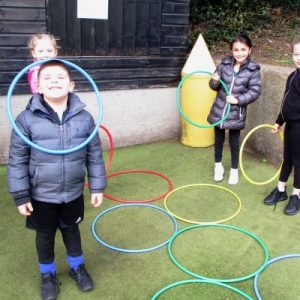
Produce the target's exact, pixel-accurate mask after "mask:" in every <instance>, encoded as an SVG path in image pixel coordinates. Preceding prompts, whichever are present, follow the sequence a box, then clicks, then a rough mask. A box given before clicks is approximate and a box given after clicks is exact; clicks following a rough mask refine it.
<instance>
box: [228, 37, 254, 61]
mask: <svg viewBox="0 0 300 300" xmlns="http://www.w3.org/2000/svg"><path fill="white" fill-rule="evenodd" d="M251 49H252V48H249V47H248V45H246V44H244V43H241V42H239V41H236V42H234V43H233V45H232V55H233V57H234V59H235V60H236V62H237V63H238V64H242V63H243V62H245V61H246V60H247V59H248V57H249V55H250V54H251Z"/></svg>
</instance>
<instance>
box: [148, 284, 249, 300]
mask: <svg viewBox="0 0 300 300" xmlns="http://www.w3.org/2000/svg"><path fill="white" fill-rule="evenodd" d="M191 283H192V284H196V283H206V284H212V285H219V286H222V287H224V288H226V289H228V290H231V291H233V292H235V293H236V294H239V295H241V296H243V297H244V298H245V299H248V300H253V298H252V297H250V296H249V295H247V294H246V293H245V292H243V291H241V290H239V289H237V288H236V287H233V286H231V285H228V284H225V283H222V282H218V281H211V280H204V279H187V280H182V281H177V282H174V283H171V284H169V285H167V286H165V287H164V288H162V289H161V290H159V291H158V292H157V293H156V294H155V295H154V296H152V298H151V300H156V299H157V298H158V297H159V296H160V295H161V294H163V293H164V292H166V291H168V290H170V289H171V288H173V287H177V286H179V285H185V284H191Z"/></svg>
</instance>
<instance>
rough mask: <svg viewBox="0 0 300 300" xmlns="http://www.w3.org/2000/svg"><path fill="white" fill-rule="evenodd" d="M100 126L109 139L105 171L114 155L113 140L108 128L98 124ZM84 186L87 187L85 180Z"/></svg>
mask: <svg viewBox="0 0 300 300" xmlns="http://www.w3.org/2000/svg"><path fill="white" fill-rule="evenodd" d="M100 128H101V129H103V130H104V131H105V132H106V134H107V136H108V140H109V157H108V161H107V162H106V164H105V170H106V172H107V171H108V169H109V167H110V165H111V162H112V159H113V156H114V142H113V138H112V135H111V134H110V132H109V131H108V129H107V128H106V127H105V126H104V125H100ZM84 186H85V187H88V186H89V183H88V182H85V183H84Z"/></svg>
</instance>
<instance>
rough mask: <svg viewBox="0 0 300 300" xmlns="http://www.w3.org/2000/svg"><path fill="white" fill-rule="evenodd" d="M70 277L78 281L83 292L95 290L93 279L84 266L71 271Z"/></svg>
mask: <svg viewBox="0 0 300 300" xmlns="http://www.w3.org/2000/svg"><path fill="white" fill-rule="evenodd" d="M69 275H70V276H71V277H72V278H73V279H74V280H75V281H76V283H77V285H78V287H79V289H80V290H81V291H82V292H87V291H91V290H92V289H93V288H94V283H93V279H92V278H91V276H90V275H89V273H88V272H87V270H86V268H85V265H84V264H81V265H79V266H78V267H77V268H76V269H71V270H70V272H69Z"/></svg>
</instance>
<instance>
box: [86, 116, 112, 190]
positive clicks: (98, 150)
mask: <svg viewBox="0 0 300 300" xmlns="http://www.w3.org/2000/svg"><path fill="white" fill-rule="evenodd" d="M94 128H95V124H94V120H93V118H92V117H91V122H90V132H92V131H93V130H94ZM86 161H87V162H86V167H87V173H88V181H89V189H90V192H91V193H102V192H103V191H104V189H105V188H106V185H107V179H106V170H105V164H104V160H103V156H102V147H101V142H100V138H99V135H98V134H96V136H95V137H94V138H93V139H92V140H91V141H90V142H89V144H88V145H87V160H86Z"/></svg>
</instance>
